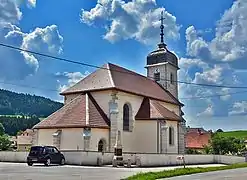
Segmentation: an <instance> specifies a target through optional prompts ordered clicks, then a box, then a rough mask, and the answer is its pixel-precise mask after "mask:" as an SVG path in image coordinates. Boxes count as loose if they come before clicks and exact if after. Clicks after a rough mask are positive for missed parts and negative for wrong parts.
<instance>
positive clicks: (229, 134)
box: [217, 131, 247, 139]
mask: <svg viewBox="0 0 247 180" xmlns="http://www.w3.org/2000/svg"><path fill="white" fill-rule="evenodd" d="M217 134H219V135H220V136H223V137H236V138H240V139H247V131H228V132H219V133H217Z"/></svg>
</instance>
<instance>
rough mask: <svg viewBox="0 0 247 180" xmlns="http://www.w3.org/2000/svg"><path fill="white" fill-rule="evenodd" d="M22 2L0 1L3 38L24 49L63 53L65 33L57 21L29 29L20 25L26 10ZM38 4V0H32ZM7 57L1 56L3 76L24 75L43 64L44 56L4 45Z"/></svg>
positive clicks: (2, 52) (10, 77)
mask: <svg viewBox="0 0 247 180" xmlns="http://www.w3.org/2000/svg"><path fill="white" fill-rule="evenodd" d="M17 3H20V2H18V1H14V0H5V1H0V41H1V42H3V43H5V44H13V45H14V46H17V47H21V48H23V49H27V50H31V51H37V52H41V53H49V54H59V53H61V52H62V43H63V37H62V36H61V35H60V34H59V31H58V27H57V26H56V25H50V26H46V27H44V28H38V27H37V28H35V30H33V31H31V32H28V33H25V32H22V30H21V28H19V27H18V23H19V20H20V19H21V16H22V12H21V11H20V9H19V5H18V4H17ZM29 3H31V4H32V5H34V4H35V3H36V1H34V0H32V1H31V0H29ZM0 51H1V54H2V55H3V56H4V58H1V59H0V79H8V80H9V79H10V80H16V79H24V78H25V77H26V76H28V75H30V74H34V73H35V72H36V71H37V69H38V68H39V61H40V57H37V56H36V55H33V54H31V53H27V52H19V51H14V50H11V49H7V48H1V49H0Z"/></svg>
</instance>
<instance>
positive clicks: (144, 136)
mask: <svg viewBox="0 0 247 180" xmlns="http://www.w3.org/2000/svg"><path fill="white" fill-rule="evenodd" d="M123 134H124V138H123V145H124V150H123V151H124V152H142V153H157V136H158V135H157V121H147V120H137V121H136V122H135V126H134V129H133V131H132V132H124V133H123Z"/></svg>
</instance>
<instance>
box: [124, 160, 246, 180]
mask: <svg viewBox="0 0 247 180" xmlns="http://www.w3.org/2000/svg"><path fill="white" fill-rule="evenodd" d="M246 167H247V163H241V164H233V165H229V166H218V167H207V168H180V169H174V170H167V171H161V172H148V173H139V174H136V175H134V176H131V177H128V178H126V179H125V180H155V179H161V178H168V177H174V176H182V175H188V174H197V173H204V172H210V171H220V170H228V169H236V168H246Z"/></svg>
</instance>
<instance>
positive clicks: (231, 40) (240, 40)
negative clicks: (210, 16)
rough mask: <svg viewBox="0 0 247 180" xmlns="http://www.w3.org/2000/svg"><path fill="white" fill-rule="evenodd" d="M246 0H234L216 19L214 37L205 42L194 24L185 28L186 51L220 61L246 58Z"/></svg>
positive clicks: (189, 53)
mask: <svg viewBox="0 0 247 180" xmlns="http://www.w3.org/2000/svg"><path fill="white" fill-rule="evenodd" d="M246 37H247V1H246V0H236V1H235V2H234V3H233V5H232V7H231V8H230V9H228V10H227V11H225V13H224V14H223V16H222V17H221V19H220V20H219V21H218V23H217V26H216V29H215V37H214V39H213V40H212V41H210V42H206V41H205V40H204V39H203V38H202V37H199V35H198V32H197V31H196V29H195V27H194V26H190V27H188V28H187V30H186V39H187V53H188V55H190V56H194V57H200V58H202V59H205V60H208V59H209V58H211V59H214V60H216V61H221V62H232V61H236V60H241V61H246V60H245V59H244V58H247V41H246Z"/></svg>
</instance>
